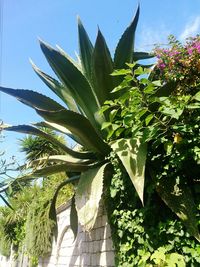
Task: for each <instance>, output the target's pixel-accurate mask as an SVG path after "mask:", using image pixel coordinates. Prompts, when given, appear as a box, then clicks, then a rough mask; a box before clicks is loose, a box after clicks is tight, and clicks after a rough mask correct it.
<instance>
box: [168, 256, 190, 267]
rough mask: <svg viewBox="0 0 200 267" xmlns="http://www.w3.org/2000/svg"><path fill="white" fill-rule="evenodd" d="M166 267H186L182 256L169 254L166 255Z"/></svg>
mask: <svg viewBox="0 0 200 267" xmlns="http://www.w3.org/2000/svg"><path fill="white" fill-rule="evenodd" d="M167 266H168V267H177V266H178V267H186V263H185V258H184V256H183V255H181V254H178V253H171V254H169V255H167Z"/></svg>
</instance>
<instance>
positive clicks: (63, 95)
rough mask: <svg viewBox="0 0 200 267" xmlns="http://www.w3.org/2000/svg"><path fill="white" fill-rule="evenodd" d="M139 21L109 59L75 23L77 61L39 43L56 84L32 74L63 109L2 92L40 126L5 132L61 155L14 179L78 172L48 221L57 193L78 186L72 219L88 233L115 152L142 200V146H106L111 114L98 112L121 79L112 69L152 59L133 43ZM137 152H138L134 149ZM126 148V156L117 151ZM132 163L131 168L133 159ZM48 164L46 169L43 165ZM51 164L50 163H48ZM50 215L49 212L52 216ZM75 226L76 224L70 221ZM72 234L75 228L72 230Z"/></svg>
mask: <svg viewBox="0 0 200 267" xmlns="http://www.w3.org/2000/svg"><path fill="white" fill-rule="evenodd" d="M138 18H139V7H138V8H137V11H136V14H135V16H134V18H133V20H132V22H131V24H130V25H129V26H128V28H127V29H126V30H125V32H124V33H123V35H122V37H121V39H120V40H119V42H118V44H117V47H116V50H115V53H114V56H113V57H112V55H111V53H110V51H109V49H108V46H107V44H106V41H105V39H104V37H103V35H102V33H101V31H100V30H98V34H97V38H96V42H95V44H94V45H93V44H92V43H91V41H90V39H89V37H88V35H87V32H86V31H85V29H84V27H83V25H82V23H81V21H80V19H78V35H79V48H80V49H79V57H80V60H79V61H78V62H76V61H74V60H73V59H72V58H70V57H69V56H68V55H67V54H66V53H65V52H64V51H63V50H62V49H61V48H60V47H57V48H56V49H54V48H52V47H51V46H50V45H48V44H46V43H44V42H43V41H40V47H41V49H42V52H43V53H44V55H45V57H46V59H47V61H48V63H49V65H50V66H51V68H52V70H53V71H54V73H55V74H56V76H57V77H58V80H56V79H55V78H53V77H51V76H49V75H48V74H46V73H44V72H43V71H41V70H40V69H39V68H38V67H37V66H36V65H34V64H33V63H32V66H33V69H34V71H35V72H36V73H37V75H38V76H39V77H40V78H41V79H42V80H43V82H44V83H45V84H46V85H47V86H48V87H49V88H50V89H51V90H52V91H53V92H54V93H55V94H56V95H57V96H58V97H59V98H60V99H61V100H62V101H63V104H64V105H61V104H59V103H57V102H56V101H54V100H52V99H50V98H48V97H47V96H44V95H42V94H40V93H37V92H33V91H31V90H22V89H11V88H5V87H0V91H2V92H4V93H7V94H9V95H12V96H14V97H16V98H17V99H18V100H19V101H20V102H22V103H23V104H26V105H28V106H30V107H31V108H33V109H35V111H36V112H37V113H38V114H39V115H40V116H41V117H42V118H43V119H44V121H42V122H39V123H36V124H34V125H18V126H11V127H4V128H5V129H6V130H8V131H17V132H21V133H26V134H31V135H36V136H40V137H43V138H45V139H47V140H48V141H50V142H52V143H54V144H56V145H57V146H59V147H60V149H61V150H62V151H63V153H62V154H61V155H51V156H49V157H44V158H39V159H37V160H34V161H32V162H31V163H29V164H28V166H29V167H30V166H31V167H32V171H31V172H29V173H26V174H25V175H24V176H21V177H19V178H18V179H25V178H33V177H36V178H37V177H41V176H48V175H50V174H54V173H57V172H61V171H67V173H70V172H72V173H76V174H77V175H76V176H70V175H69V177H70V178H68V179H67V180H66V181H65V182H63V183H62V184H61V185H60V186H59V187H58V189H57V191H56V192H55V197H54V199H53V200H52V209H51V216H52V214H54V218H55V201H56V197H57V194H58V192H59V190H60V188H62V186H64V185H65V184H66V183H70V182H72V183H73V182H74V181H78V185H77V189H76V194H75V197H74V198H73V200H72V206H71V207H72V210H71V217H72V221H73V218H75V221H76V211H77V213H78V219H79V222H80V223H81V225H83V226H84V229H85V230H90V229H91V228H92V227H93V225H94V223H95V219H96V217H97V212H98V205H99V201H100V199H101V196H102V192H103V183H104V182H103V181H104V180H105V179H107V178H108V177H107V176H108V175H110V171H109V172H108V168H109V165H110V163H109V159H108V156H109V154H110V152H111V150H112V149H114V150H115V151H116V152H117V153H118V154H119V156H120V155H121V156H120V159H121V160H122V163H123V165H124V167H125V168H126V170H127V173H128V174H129V176H130V178H131V180H132V182H133V185H134V187H135V189H136V191H137V192H138V195H139V197H140V199H141V201H143V189H144V166H145V159H146V145H145V144H140V142H139V140H125V141H124V142H122V143H120V145H119V142H116V143H112V144H109V143H108V142H106V138H105V137H106V135H107V133H106V132H105V130H102V125H103V123H104V122H106V121H108V120H109V114H107V113H106V112H105V113H104V114H102V113H99V110H100V109H101V107H102V105H103V104H104V102H105V101H106V100H112V99H114V98H115V97H116V95H115V94H111V91H112V90H113V88H114V87H116V86H117V85H118V84H119V82H120V80H119V78H118V77H114V76H112V75H110V74H111V73H112V72H113V71H114V69H122V68H126V63H132V62H133V61H136V60H139V59H145V58H149V57H151V55H149V54H148V53H145V52H134V38H135V31H136V26H137V23H138ZM41 126H42V127H45V128H49V129H53V130H56V131H58V132H61V133H64V134H66V135H67V136H69V137H70V138H72V139H73V140H74V141H75V142H76V143H77V144H78V147H79V148H81V149H77V146H76V148H75V149H71V148H69V147H67V146H66V145H65V144H63V143H61V142H59V141H58V140H57V139H56V138H55V137H53V136H51V135H50V134H48V133H47V132H45V131H42V130H41ZM134 147H137V149H134ZM124 149H126V150H127V151H128V152H127V154H126V155H122V153H121V151H123V150H124ZM132 159H134V161H135V162H136V163H135V164H134V169H133V168H132V165H131V160H132ZM44 163H48V164H46V165H45V164H44ZM51 163H52V164H51ZM52 212H53V213H52ZM73 222H74V221H73ZM72 228H73V230H74V232H76V230H77V229H76V227H74V225H72Z"/></svg>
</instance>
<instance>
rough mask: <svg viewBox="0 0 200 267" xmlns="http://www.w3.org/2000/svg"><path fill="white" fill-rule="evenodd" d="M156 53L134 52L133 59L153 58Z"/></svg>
mask: <svg viewBox="0 0 200 267" xmlns="http://www.w3.org/2000/svg"><path fill="white" fill-rule="evenodd" d="M153 57H154V55H152V54H150V53H147V52H133V61H138V60H142V59H149V58H153Z"/></svg>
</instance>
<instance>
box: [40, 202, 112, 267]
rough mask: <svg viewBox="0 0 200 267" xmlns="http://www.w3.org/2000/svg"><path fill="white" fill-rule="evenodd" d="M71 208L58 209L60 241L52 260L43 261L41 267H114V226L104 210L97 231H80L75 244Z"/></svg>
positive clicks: (98, 221) (53, 252)
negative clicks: (109, 222) (71, 226)
mask: <svg viewBox="0 0 200 267" xmlns="http://www.w3.org/2000/svg"><path fill="white" fill-rule="evenodd" d="M69 214H70V205H69V204H68V205H63V206H61V207H60V208H59V209H58V212H57V218H58V238H57V242H56V241H54V242H53V249H52V253H51V256H50V257H47V258H45V259H41V260H40V263H39V266H38V267H81V266H83V267H114V266H115V264H114V249H113V243H112V239H111V231H110V226H109V224H108V222H107V216H106V213H105V210H104V208H103V207H102V206H101V207H100V209H99V213H98V217H97V220H96V223H95V226H94V229H93V230H92V231H91V232H90V233H86V232H83V231H82V228H81V227H80V226H79V231H78V235H77V238H76V240H75V241H74V240H73V239H74V237H73V233H72V230H71V229H70V219H69Z"/></svg>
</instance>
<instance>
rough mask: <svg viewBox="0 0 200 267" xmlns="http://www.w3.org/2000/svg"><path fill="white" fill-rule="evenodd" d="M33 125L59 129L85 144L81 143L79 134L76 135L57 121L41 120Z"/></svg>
mask: <svg viewBox="0 0 200 267" xmlns="http://www.w3.org/2000/svg"><path fill="white" fill-rule="evenodd" d="M33 125H35V126H36V127H45V128H49V129H52V130H55V131H58V132H60V133H63V134H66V135H67V136H68V137H70V138H71V139H72V140H74V141H75V142H77V143H79V144H80V145H82V146H83V144H82V143H81V141H80V139H79V138H78V137H77V136H74V135H73V134H72V133H71V132H70V131H69V130H68V129H67V128H65V127H63V126H61V125H59V124H57V123H53V122H49V121H41V122H37V123H33Z"/></svg>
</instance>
